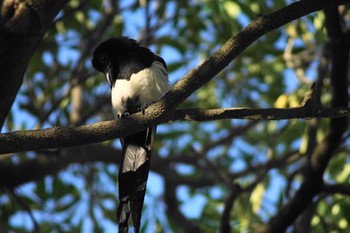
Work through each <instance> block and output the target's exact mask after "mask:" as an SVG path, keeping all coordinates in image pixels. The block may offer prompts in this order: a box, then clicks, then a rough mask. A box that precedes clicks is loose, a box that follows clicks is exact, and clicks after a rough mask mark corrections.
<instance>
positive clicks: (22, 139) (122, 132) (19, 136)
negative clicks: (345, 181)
mask: <svg viewBox="0 0 350 233" xmlns="http://www.w3.org/2000/svg"><path fill="white" fill-rule="evenodd" d="M346 3H348V0H319V1H311V0H304V1H299V2H296V3H293V4H291V5H289V6H287V7H284V8H282V9H280V10H278V11H276V12H274V13H271V14H269V15H266V16H262V17H258V18H256V19H254V20H253V21H252V22H251V23H250V24H249V25H248V26H247V27H246V28H245V29H244V30H243V31H241V32H240V33H238V34H237V35H236V36H233V37H232V38H230V39H229V40H228V41H227V42H226V43H225V44H224V45H223V46H222V47H221V48H220V49H219V50H217V51H216V52H215V53H214V54H213V55H212V56H211V57H210V58H209V59H208V60H206V61H205V62H204V63H203V64H202V65H200V66H199V67H198V68H197V69H194V70H192V71H190V72H189V73H188V74H187V75H186V76H185V77H184V78H182V79H181V80H180V81H179V82H178V83H177V84H176V85H175V86H174V87H173V89H172V90H171V91H169V93H168V94H167V95H166V96H165V97H164V98H163V100H161V101H159V102H157V103H156V104H153V105H151V106H150V107H149V108H148V109H146V115H142V114H141V113H138V114H135V115H133V116H131V117H128V118H126V119H120V120H116V121H109V122H101V123H96V124H92V125H87V126H81V127H77V128H72V127H70V128H66V129H65V128H62V127H55V128H51V129H44V130H39V131H23V132H15V133H7V134H2V135H1V136H0V144H1V145H2V147H1V148H0V153H10V152H19V151H27V150H37V149H42V148H58V147H67V146H76V145H82V144H88V143H96V142H101V141H105V140H110V139H113V138H116V137H120V136H126V135H129V134H132V133H135V132H137V131H140V130H143V129H145V128H148V127H150V126H152V125H157V124H161V123H165V122H169V121H173V120H196V121H205V120H218V119H231V118H234V116H236V118H238V119H247V118H248V119H254V120H258V119H269V120H272V119H291V118H303V117H315V116H317V113H319V112H313V113H312V114H305V112H303V111H305V110H306V109H307V108H306V105H305V106H304V108H301V109H291V110H284V109H281V110H274V109H265V110H250V109H220V110H201V109H197V110H193V109H192V110H177V111H175V109H176V107H177V106H178V105H179V104H180V103H182V102H183V101H184V100H185V99H186V98H187V97H188V96H190V95H191V94H192V93H193V92H194V91H196V90H197V89H199V88H200V87H202V86H203V85H204V84H205V83H207V82H208V81H210V80H211V79H212V78H213V77H214V76H215V75H216V74H217V73H218V72H220V71H221V70H222V69H224V68H225V67H226V66H227V65H228V64H229V63H230V62H231V61H232V60H233V59H234V58H235V57H237V56H238V55H239V54H240V53H241V52H242V51H243V50H244V49H246V48H247V47H248V46H249V45H250V44H251V43H253V42H254V41H256V40H257V39H258V38H260V37H261V36H262V35H264V34H266V33H267V32H269V31H271V30H274V29H276V28H278V27H280V26H282V25H284V24H286V23H288V22H291V21H292V20H295V19H297V18H300V17H302V16H304V15H307V14H309V13H311V12H313V11H317V10H320V9H323V8H327V7H330V6H337V5H341V4H346ZM21 55H22V54H21ZM2 57H4V56H2ZM5 57H6V56H5ZM28 60H29V57H28ZM0 67H1V64H0ZM6 70H7V69H6ZM12 76H13V75H9V74H7V75H5V77H6V78H7V77H12ZM17 76H18V74H17ZM21 77H22V76H21ZM20 83H21V81H20V82H19V83H17V84H19V85H18V86H17V89H16V93H17V91H18V88H19V86H20ZM13 94H14V93H12V94H11V95H10V96H14V95H13ZM11 104H12V102H11ZM0 106H1V104H0ZM309 110H310V109H309ZM259 111H260V112H259ZM289 111H290V112H289ZM299 111H300V112H299ZM322 111H323V112H322ZM0 112H2V113H3V112H4V111H0ZM348 112H349V111H348V109H347V108H345V109H344V108H340V109H323V110H322V109H321V113H319V116H320V117H322V114H323V116H324V117H329V115H330V114H331V115H332V114H335V116H336V117H340V116H345V115H348ZM6 113H7V111H6ZM286 113H288V114H290V113H292V114H296V113H298V115H294V117H291V118H287V116H286V115H285V114H286ZM278 114H281V115H278ZM315 114H316V115H315ZM1 123H2V122H1V116H0V125H1ZM29 141H30V142H29Z"/></svg>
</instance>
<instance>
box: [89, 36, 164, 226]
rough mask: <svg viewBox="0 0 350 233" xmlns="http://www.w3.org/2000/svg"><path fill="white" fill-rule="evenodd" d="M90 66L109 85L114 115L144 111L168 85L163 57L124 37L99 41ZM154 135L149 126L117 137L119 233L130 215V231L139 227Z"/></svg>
mask: <svg viewBox="0 0 350 233" xmlns="http://www.w3.org/2000/svg"><path fill="white" fill-rule="evenodd" d="M92 65H93V67H94V68H95V69H96V70H97V71H100V72H102V73H104V74H105V77H106V79H107V82H108V84H109V85H110V87H111V100H112V109H113V113H114V116H115V118H123V117H127V116H129V115H130V114H133V113H136V112H140V111H141V112H144V110H145V108H147V106H149V105H150V104H152V103H153V102H156V101H157V100H159V99H161V98H162V97H163V96H164V95H165V94H166V93H167V92H168V91H169V90H170V87H171V85H170V83H169V81H168V74H167V65H166V63H165V61H164V59H163V58H161V57H160V56H158V55H156V54H154V53H153V52H151V50H149V49H148V48H146V47H143V46H141V45H140V44H139V43H138V42H136V41H135V40H133V39H130V38H128V37H112V38H109V39H107V40H106V41H104V42H102V43H101V44H99V45H98V46H97V47H96V48H95V50H94V52H93V55H92ZM155 134H156V127H151V128H148V129H146V130H144V131H141V132H138V133H135V134H132V135H130V136H127V137H123V138H121V139H120V141H121V144H122V162H121V166H120V168H119V175H118V184H119V202H120V203H119V206H118V208H117V221H118V224H119V230H118V231H119V233H127V232H128V220H129V217H130V215H131V218H132V221H133V226H134V232H135V233H138V232H139V230H140V223H141V213H142V207H143V201H144V196H145V192H146V183H147V179H148V173H149V167H150V160H151V153H152V149H153V143H154V140H155Z"/></svg>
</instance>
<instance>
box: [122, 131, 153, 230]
mask: <svg viewBox="0 0 350 233" xmlns="http://www.w3.org/2000/svg"><path fill="white" fill-rule="evenodd" d="M155 134H156V127H153V128H149V129H146V130H144V131H142V132H139V133H137V134H133V135H130V136H128V137H125V138H123V139H122V146H123V154H122V164H121V167H120V169H119V177H118V181H119V201H120V203H119V206H118V209H117V219H118V223H119V233H127V232H128V220H129V217H130V214H131V218H132V221H133V225H134V232H135V233H138V232H139V229H140V223H141V213H142V206H143V200H144V197H145V193H146V183H147V179H148V173H149V166H150V160H151V153H152V148H153V142H154V138H155Z"/></svg>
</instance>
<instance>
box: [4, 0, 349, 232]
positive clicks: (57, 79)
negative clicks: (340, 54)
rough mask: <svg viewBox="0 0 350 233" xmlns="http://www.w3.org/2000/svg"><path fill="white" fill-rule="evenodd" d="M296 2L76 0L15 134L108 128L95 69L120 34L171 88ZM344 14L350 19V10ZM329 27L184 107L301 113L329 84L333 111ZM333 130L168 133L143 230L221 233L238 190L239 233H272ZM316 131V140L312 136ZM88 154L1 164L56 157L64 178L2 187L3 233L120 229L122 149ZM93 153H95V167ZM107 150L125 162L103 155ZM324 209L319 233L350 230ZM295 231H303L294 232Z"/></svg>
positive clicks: (32, 67)
mask: <svg viewBox="0 0 350 233" xmlns="http://www.w3.org/2000/svg"><path fill="white" fill-rule="evenodd" d="M288 3H290V1H277V0H269V1H252V0H249V1H229V0H222V1H184V0H180V1H172V0H168V1H156V0H154V1H133V0H129V1H118V2H111V1H101V0H93V1H77V0H72V1H70V2H69V3H68V4H67V5H66V7H65V8H64V9H63V10H62V11H61V12H60V14H59V15H58V16H57V17H56V19H55V21H54V23H53V24H52V27H51V28H50V30H49V31H48V32H47V34H46V35H45V37H44V39H43V41H42V42H41V44H40V46H39V48H38V50H37V51H36V52H35V54H34V56H33V58H32V59H31V62H30V64H29V66H28V69H27V74H26V77H25V80H24V83H23V85H22V88H21V90H20V93H19V95H18V96H17V100H16V102H15V105H14V107H13V110H12V112H11V114H10V115H9V117H8V119H7V122H6V127H5V129H6V130H7V131H13V130H22V129H32V128H43V127H51V126H57V125H59V126H69V125H81V124H86V123H92V122H97V121H103V120H107V119H112V111H111V110H110V106H109V105H110V103H109V88H108V86H107V83H106V81H105V80H104V78H103V77H102V76H101V75H100V74H97V73H95V71H94V70H93V69H92V67H91V64H90V56H91V52H92V50H93V48H94V47H95V46H96V44H97V43H99V42H101V41H102V40H104V39H106V38H108V37H110V36H114V35H126V36H130V37H133V38H136V39H138V40H139V41H141V42H142V43H143V44H145V45H147V46H149V47H150V48H151V49H152V50H153V51H155V52H157V53H159V54H160V55H161V56H162V57H163V58H164V59H165V60H166V61H167V63H168V68H169V76H170V80H171V82H172V83H176V82H177V81H178V80H179V79H180V78H181V77H182V76H183V75H184V74H186V73H187V72H188V71H189V70H190V69H192V68H195V67H196V66H197V65H199V64H200V63H201V62H202V61H203V60H204V59H206V58H208V57H209V56H210V55H211V54H212V53H213V52H214V51H215V50H216V49H217V48H219V47H220V46H221V45H222V44H223V43H224V42H225V41H226V40H227V39H228V38H229V37H231V36H232V35H233V34H236V33H237V32H239V31H241V30H242V29H243V28H244V27H245V26H246V25H247V24H248V23H249V21H250V20H252V19H254V18H255V17H257V16H260V15H265V14H268V13H270V12H273V11H275V10H277V9H279V8H281V7H283V6H285V5H287V4H288ZM110 12H113V13H112V14H111V15H112V17H111V16H110V15H109V14H110ZM340 12H341V15H342V17H343V18H344V20H345V19H347V20H349V15H350V12H349V8H348V7H342V8H340ZM324 21H325V15H324V13H323V12H322V11H320V12H317V13H313V14H311V15H308V16H306V17H304V18H303V19H300V20H296V21H294V22H292V23H290V24H288V25H285V26H283V27H282V28H280V29H278V30H275V31H273V32H271V33H269V34H267V35H266V36H264V37H262V38H261V39H259V41H257V42H256V43H254V44H252V45H251V46H250V47H249V48H248V49H247V50H245V51H244V52H243V53H242V54H241V55H240V56H239V57H237V58H236V59H235V60H234V61H233V62H232V63H231V64H230V65H229V66H228V67H227V68H226V69H225V70H223V71H222V72H221V73H220V74H219V75H218V76H217V77H216V78H215V79H214V80H213V81H211V82H210V83H208V84H207V85H205V86H204V87H203V88H201V89H200V90H198V91H197V92H196V93H194V94H193V95H192V96H191V97H190V98H189V99H187V100H186V101H185V102H184V103H183V104H182V106H181V107H200V108H208V109H209V108H220V107H236V106H244V107H251V108H264V107H279V108H284V107H295V106H298V105H299V104H300V103H301V101H302V99H303V97H304V95H305V93H306V91H307V90H308V88H309V87H310V86H311V83H312V82H318V83H319V84H320V87H321V89H322V97H321V101H322V104H323V105H325V106H329V104H330V99H331V93H330V92H329V86H330V83H329V74H328V73H327V72H322V70H328V68H329V67H328V66H327V64H328V63H326V64H324V63H323V62H322V61H323V60H324V59H325V60H327V61H329V59H330V58H329V53H328V49H329V48H328V47H327V41H328V39H327V34H326V30H325V26H324ZM347 23H349V22H348V21H347ZM328 122H329V120H324V119H317V120H316V119H312V120H304V119H302V120H290V121H269V122H267V121H254V122H251V121H245V120H241V121H238V120H237V121H236V120H223V121H215V122H207V123H194V122H172V123H169V124H165V125H161V126H159V127H158V129H159V130H158V135H157V143H156V148H155V151H156V153H155V154H154V158H153V161H152V165H151V169H152V174H151V176H150V179H149V182H148V192H147V197H146V203H145V207H144V214H143V232H183V231H186V229H188V228H186V227H188V226H189V225H190V226H197V227H199V228H200V229H201V230H202V232H216V231H217V230H218V229H219V228H220V224H221V219H222V216H223V211H224V209H225V207H226V206H227V202H228V199H229V197H230V195H232V193H233V191H232V190H234V189H233V187H232V186H233V184H238V185H239V186H240V191H239V193H238V194H239V195H238V196H237V197H236V198H235V201H234V204H233V208H232V210H231V211H230V213H231V219H230V222H229V223H230V226H231V228H232V232H250V231H252V230H254V229H256V228H257V227H258V226H259V225H262V224H265V223H267V222H268V221H269V220H270V217H271V216H274V215H275V214H276V213H277V212H278V209H279V208H280V207H281V206H282V205H283V204H284V203H286V202H288V200H289V199H290V198H291V197H292V196H293V194H294V193H295V192H296V190H298V188H299V187H300V185H301V182H302V171H301V168H302V167H303V164H304V163H305V161H306V156H307V150H308V146H309V143H310V141H313V140H316V142H320V141H321V139H322V138H324V137H325V134H326V132H327V130H328V128H329V124H328ZM311 129H314V130H316V133H315V134H314V135H313V137H311V138H310V135H311V133H310V132H311ZM348 140H349V139H348V138H344V143H343V145H342V146H341V147H340V148H339V149H338V151H337V155H336V156H335V157H334V159H332V160H331V163H330V165H329V166H328V169H327V171H326V173H325V175H324V177H325V180H326V182H327V183H329V184H346V183H348V181H349V176H350V167H349V165H348V164H347V163H348V162H349V158H348V156H347V155H348V150H349V143H348ZM84 148H86V147H84V146H81V148H78V149H77V150H71V149H57V150H50V151H39V152H27V153H18V154H16V155H13V156H10V157H7V158H4V159H2V161H1V163H4V164H13V165H19V164H26V163H28V162H30V161H37V162H38V163H50V161H51V160H50V159H53V158H58V159H57V161H58V162H57V161H56V160H55V161H56V162H55V163H56V165H57V171H56V170H52V171H49V172H47V173H46V176H42V177H36V178H35V180H32V181H31V182H28V183H25V184H24V183H23V184H21V186H18V187H16V188H15V189H14V190H13V191H12V190H10V189H7V188H5V187H3V188H1V191H2V194H1V196H0V206H1V208H0V209H1V210H0V213H1V214H0V229H1V231H2V232H25V231H38V229H39V228H40V229H41V232H112V231H113V230H114V231H116V224H115V222H114V220H115V217H114V216H115V209H116V204H117V197H116V193H117V189H116V184H115V182H116V175H117V171H118V166H117V161H118V158H115V157H116V156H117V152H118V151H119V142H117V140H116V141H115V142H106V143H101V144H99V145H94V150H89V149H84ZM73 152H74V153H73ZM84 152H86V153H88V154H89V156H87V157H86V159H84V156H85V154H84ZM93 152H95V153H93ZM102 152H105V153H106V154H108V155H110V154H115V156H112V157H110V158H109V159H106V156H102V155H101V154H102ZM100 155H101V156H102V157H100ZM33 172H36V171H35V170H34V171H33ZM169 187H175V188H174V189H173V188H169ZM316 199H317V200H316V201H315V208H314V211H313V212H312V213H311V221H310V225H311V229H312V230H311V232H348V231H349V230H350V225H349V224H350V223H349V222H348V218H347V216H348V215H349V210H350V203H349V199H348V198H347V197H346V196H343V195H338V194H337V195H332V194H327V193H323V194H320V195H318V196H317V198H316ZM174 205H175V207H178V209H179V211H180V212H179V213H180V215H181V216H183V217H184V218H185V219H186V221H183V222H179V221H176V219H177V218H176V217H175V215H174V211H170V210H169V208H170V206H174ZM36 225H37V226H36ZM297 229H298V227H297V223H296V224H295V225H294V226H292V228H291V229H290V232H299V231H298V230H297ZM300 232H301V231H300Z"/></svg>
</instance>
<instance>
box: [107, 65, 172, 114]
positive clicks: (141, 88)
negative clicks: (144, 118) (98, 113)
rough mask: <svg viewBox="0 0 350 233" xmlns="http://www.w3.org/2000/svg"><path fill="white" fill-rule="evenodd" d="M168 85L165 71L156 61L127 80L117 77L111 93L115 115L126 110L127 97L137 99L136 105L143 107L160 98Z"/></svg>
mask: <svg viewBox="0 0 350 233" xmlns="http://www.w3.org/2000/svg"><path fill="white" fill-rule="evenodd" d="M170 87H171V86H170V84H169V82H168V77H167V74H166V71H165V69H164V67H163V66H162V64H160V63H159V62H157V61H155V62H153V64H152V66H150V67H149V68H146V69H144V70H141V71H140V72H138V73H136V74H133V75H132V76H131V77H130V79H129V80H126V79H117V80H116V82H115V83H114V86H113V87H112V93H111V98H112V106H113V112H114V115H115V117H117V116H118V115H119V116H121V115H123V114H125V112H127V110H126V105H125V104H126V101H127V100H128V99H129V100H132V99H138V101H139V103H138V104H139V105H140V106H138V107H140V108H141V109H144V108H146V107H147V106H148V105H150V104H152V103H153V102H156V101H157V100H159V99H161V98H162V97H163V96H164V95H165V93H167V92H168V91H169V89H170ZM135 104H136V103H135Z"/></svg>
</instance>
